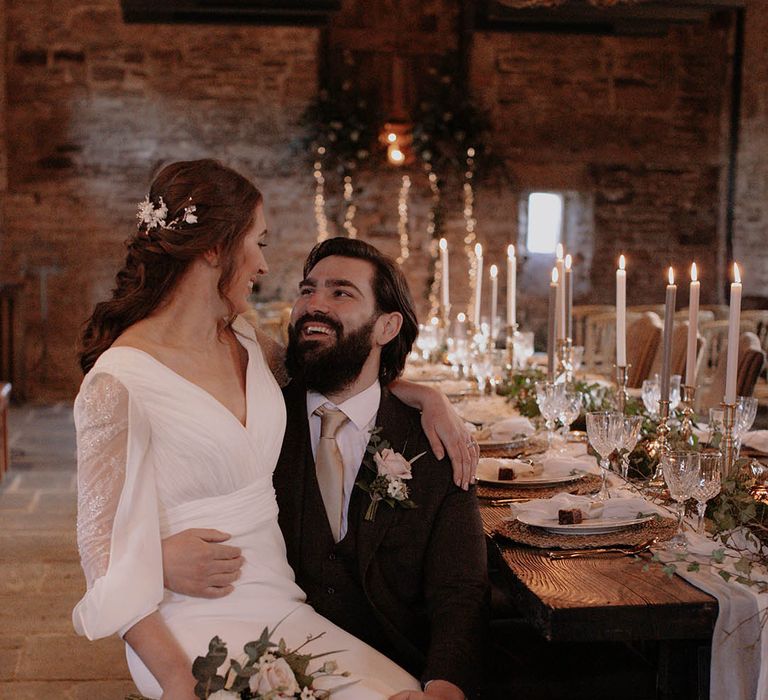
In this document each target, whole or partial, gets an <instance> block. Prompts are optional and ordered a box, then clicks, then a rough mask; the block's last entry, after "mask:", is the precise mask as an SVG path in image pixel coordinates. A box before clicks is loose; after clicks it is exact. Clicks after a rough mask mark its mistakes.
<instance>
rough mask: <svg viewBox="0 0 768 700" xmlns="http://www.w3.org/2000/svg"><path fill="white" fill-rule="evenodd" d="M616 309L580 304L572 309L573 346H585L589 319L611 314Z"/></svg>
mask: <svg viewBox="0 0 768 700" xmlns="http://www.w3.org/2000/svg"><path fill="white" fill-rule="evenodd" d="M615 308H616V307H615V306H612V305H611V304H578V305H577V306H574V307H573V309H572V313H571V317H572V319H573V333H572V335H573V344H574V345H584V342H585V336H586V326H587V318H588V317H589V316H593V315H594V314H602V313H610V312H612V311H614V309H615Z"/></svg>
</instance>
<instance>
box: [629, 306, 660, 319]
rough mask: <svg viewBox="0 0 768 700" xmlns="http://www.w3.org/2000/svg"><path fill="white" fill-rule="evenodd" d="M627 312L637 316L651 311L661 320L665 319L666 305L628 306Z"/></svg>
mask: <svg viewBox="0 0 768 700" xmlns="http://www.w3.org/2000/svg"><path fill="white" fill-rule="evenodd" d="M627 311H630V312H632V313H635V314H644V313H648V312H649V311H650V312H652V313H654V314H656V315H657V316H658V317H659V318H664V312H665V306H664V304H635V305H634V306H628V307H627Z"/></svg>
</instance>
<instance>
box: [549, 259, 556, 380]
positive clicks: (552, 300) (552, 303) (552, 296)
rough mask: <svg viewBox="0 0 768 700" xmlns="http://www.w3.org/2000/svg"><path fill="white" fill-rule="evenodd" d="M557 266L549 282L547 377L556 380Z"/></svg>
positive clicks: (553, 269)
mask: <svg viewBox="0 0 768 700" xmlns="http://www.w3.org/2000/svg"><path fill="white" fill-rule="evenodd" d="M557 288H558V284H557V266H555V267H553V268H552V281H551V282H550V283H549V318H548V319H547V379H548V380H549V381H550V382H552V381H554V380H555V334H556V332H557V331H556V329H555V308H556V307H557Z"/></svg>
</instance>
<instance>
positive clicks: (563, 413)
mask: <svg viewBox="0 0 768 700" xmlns="http://www.w3.org/2000/svg"><path fill="white" fill-rule="evenodd" d="M559 409H560V413H559V414H558V418H559V419H560V422H561V423H562V424H563V432H562V437H563V446H562V448H561V450H560V451H561V452H565V451H566V445H567V444H568V433H569V432H570V429H571V423H573V421H575V420H576V419H577V418H578V417H579V414H580V413H581V394H580V393H579V392H578V391H568V390H567V389H566V390H565V391H563V394H562V396H561V397H560V406H559Z"/></svg>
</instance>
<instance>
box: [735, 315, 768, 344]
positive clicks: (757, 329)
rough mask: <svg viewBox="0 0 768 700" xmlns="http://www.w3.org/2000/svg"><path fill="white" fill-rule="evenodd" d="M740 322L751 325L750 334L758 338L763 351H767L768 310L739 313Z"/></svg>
mask: <svg viewBox="0 0 768 700" xmlns="http://www.w3.org/2000/svg"><path fill="white" fill-rule="evenodd" d="M741 320H742V321H746V322H748V323H752V324H753V326H754V328H753V329H752V332H753V333H754V334H755V335H756V336H757V337H758V338H760V345H761V346H762V348H763V350H768V309H746V310H744V311H742V312H741Z"/></svg>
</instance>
